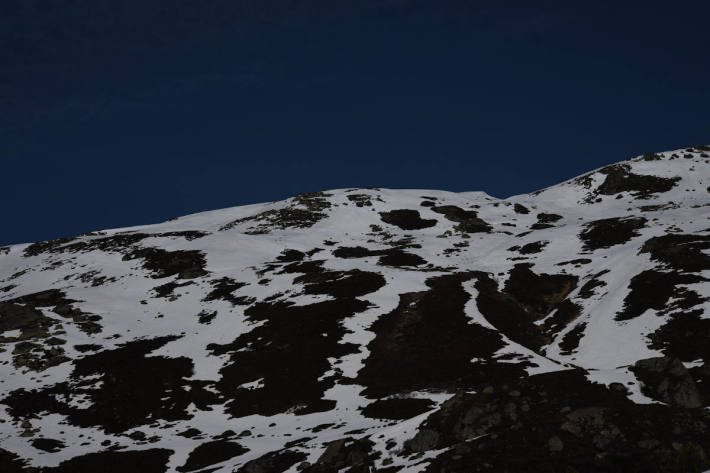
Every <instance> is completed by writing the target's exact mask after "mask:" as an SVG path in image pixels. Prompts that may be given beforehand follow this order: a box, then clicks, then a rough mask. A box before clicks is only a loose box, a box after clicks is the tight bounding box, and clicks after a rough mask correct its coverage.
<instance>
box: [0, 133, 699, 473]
mask: <svg viewBox="0 0 710 473" xmlns="http://www.w3.org/2000/svg"><path fill="white" fill-rule="evenodd" d="M708 164H710V147H708V146H696V147H691V148H684V149H681V150H675V151H668V152H663V153H652V154H646V155H643V156H638V157H635V158H631V159H629V160H626V161H621V162H618V163H614V164H610V165H608V166H604V167H601V168H599V169H596V170H593V171H590V172H588V173H586V174H583V175H581V176H578V177H575V178H573V179H570V180H567V181H565V182H563V183H560V184H558V185H555V186H551V187H548V188H545V189H541V190H539V191H536V192H533V193H530V194H523V195H518V196H511V197H509V198H506V199H496V198H493V197H490V196H488V195H486V194H484V193H481V192H465V193H453V192H445V191H432V190H412V189H409V190H391V189H380V188H370V189H336V190H329V191H324V192H313V193H307V194H301V195H298V196H295V197H293V198H290V199H286V200H284V201H279V202H270V203H264V204H254V205H249V206H243V207H234V208H228V209H221V210H215V211H209V212H202V213H198V214H192V215H187V216H184V217H179V218H177V219H172V220H169V221H167V222H163V223H161V224H155V225H143V226H136V227H126V228H120V229H114V230H103V231H99V232H90V233H87V234H84V235H79V236H77V237H71V238H63V239H58V240H50V241H45V242H37V243H30V244H21V245H12V246H9V247H2V248H0V330H1V331H2V335H1V336H0V350H2V351H0V373H2V376H0V413H2V418H3V419H6V422H3V423H1V424H0V466H2V467H3V468H4V469H5V470H7V471H43V472H44V471H47V472H55V471H57V472H61V471H93V470H92V469H96V468H101V469H103V471H114V470H111V469H110V468H115V469H116V471H125V469H130V468H133V469H139V470H140V471H148V472H152V471H155V472H163V471H180V472H183V471H214V472H217V471H219V472H232V471H247V472H250V473H254V472H259V473H266V472H272V471H273V472H277V471H278V472H280V471H305V472H307V473H308V472H319V471H342V470H343V469H346V470H347V471H352V472H353V473H354V472H356V471H363V469H376V470H377V471H380V470H382V471H431V472H433V471H511V472H512V471H515V472H517V471H520V472H522V471H566V469H567V468H573V469H575V470H577V471H579V472H585V471H593V472H602V471H620V470H621V469H622V467H623V471H638V472H642V471H643V472H646V471H648V472H651V471H653V472H656V471H672V470H671V469H672V468H675V466H674V465H675V464H676V463H678V462H683V461H686V462H689V461H697V462H698V464H700V463H702V462H705V461H706V460H705V455H706V452H707V453H708V454H710V440H707V439H708V438H710V436H707V435H706V433H705V432H706V429H710V414H708V412H707V409H706V408H707V407H708V406H710V389H709V388H708V386H710V350H708V349H707V348H706V347H705V345H706V344H707V343H706V342H707V341H708V337H709V336H710V318H708V317H707V316H706V314H708V313H709V312H708V310H710V303H709V302H708V297H707V296H708V295H710V286H709V285H708V283H707V281H708V279H707V275H708V274H709V273H708V271H710V256H708V255H707V254H706V253H705V251H706V250H707V249H708V248H710V233H708V232H710V223H709V220H710V212H708V208H709V207H710V204H708V197H709V196H708V194H709V193H710V166H708ZM570 389H572V390H573V391H574V393H570ZM572 394H574V395H572ZM668 426H673V428H670V429H669V427H668ZM708 467H709V468H710V466H708ZM567 471H568V470H567ZM696 471H700V470H699V469H697V470H696Z"/></svg>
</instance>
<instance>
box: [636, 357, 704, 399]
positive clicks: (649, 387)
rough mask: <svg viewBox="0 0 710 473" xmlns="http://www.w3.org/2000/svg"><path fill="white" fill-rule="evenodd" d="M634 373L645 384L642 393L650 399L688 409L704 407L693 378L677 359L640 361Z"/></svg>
mask: <svg viewBox="0 0 710 473" xmlns="http://www.w3.org/2000/svg"><path fill="white" fill-rule="evenodd" d="M633 371H634V373H636V376H637V377H638V378H639V379H640V380H641V382H642V383H643V385H642V387H641V390H642V392H643V393H644V394H646V395H648V396H649V397H652V398H654V399H658V400H659V401H662V402H665V403H667V404H671V405H674V406H679V407H685V408H688V409H692V408H695V407H701V406H702V405H703V404H702V402H701V399H700V393H699V392H698V388H697V386H696V385H695V381H693V377H692V376H690V373H689V372H688V370H687V369H685V366H683V363H681V362H680V360H679V359H677V358H669V357H667V356H661V357H657V358H647V359H645V360H639V361H637V362H636V363H635V364H634V367H633Z"/></svg>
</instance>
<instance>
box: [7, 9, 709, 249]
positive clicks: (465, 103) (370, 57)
mask: <svg viewBox="0 0 710 473" xmlns="http://www.w3.org/2000/svg"><path fill="white" fill-rule="evenodd" d="M530 3H532V2H530ZM535 3H538V4H540V5H544V6H537V7H534V8H531V7H526V6H524V5H523V4H522V3H518V2H506V1H493V2H472V1H445V0H431V1H407V0H398V1H395V0H391V1H375V0H368V1H337V0H327V1H315V0H311V1H296V0H292V1H279V0H251V1H244V0H242V1H237V0H229V1H228V0H171V1H162V2H157V1H151V0H115V1H110V0H91V1H85V0H2V1H0V159H1V162H0V164H1V165H2V167H1V168H0V172H2V175H3V177H4V178H3V180H2V188H3V191H4V192H3V194H4V196H5V198H4V202H3V204H4V205H3V216H2V220H1V222H2V223H0V244H8V243H18V242H24V241H35V240H41V239H49V238H56V237H59V236H67V235H74V234H77V233H81V232H85V231H89V230H95V229H100V228H107V227H118V226H126V225H134V224H141V223H153V222H158V221H162V220H165V219H168V218H171V217H174V216H178V215H183V214H186V213H191V212H198V211H202V210H210V209H214V208H221V207H228V206H233V205H241V204H248V203H254V202H260V201H270V200H277V199H282V198H285V197H288V196H291V195H293V194H296V193H299V192H305V191H312V190H323V189H328V188H339V187H360V186H379V187H394V188H435V189H447V190H452V191H466V190H484V191H486V192H488V193H489V194H491V195H494V196H497V197H506V196H509V195H512V194H517V193H524V192H530V191H533V190H536V189H539V188H541V187H545V186H548V185H551V184H554V183H556V182H559V181H561V180H564V179H567V178H570V177H572V176H574V175H577V174H580V173H582V172H584V171H586V170H589V169H591V168H595V167H599V166H601V165H604V164H606V163H609V162H612V161H617V160H620V159H625V158H627V157H630V156H631V155H635V154H641V153H644V152H648V151H661V150H665V149H672V148H678V147H683V146H689V145H693V144H701V143H708V142H710V118H709V115H708V110H710V92H709V91H708V84H710V60H709V59H708V56H709V54H708V51H709V50H710V36H708V31H709V30H710V20H709V18H710V6H709V5H710V3H709V2H706V1H704V2H693V3H691V2H662V3H661V2H639V3H632V2H535Z"/></svg>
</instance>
